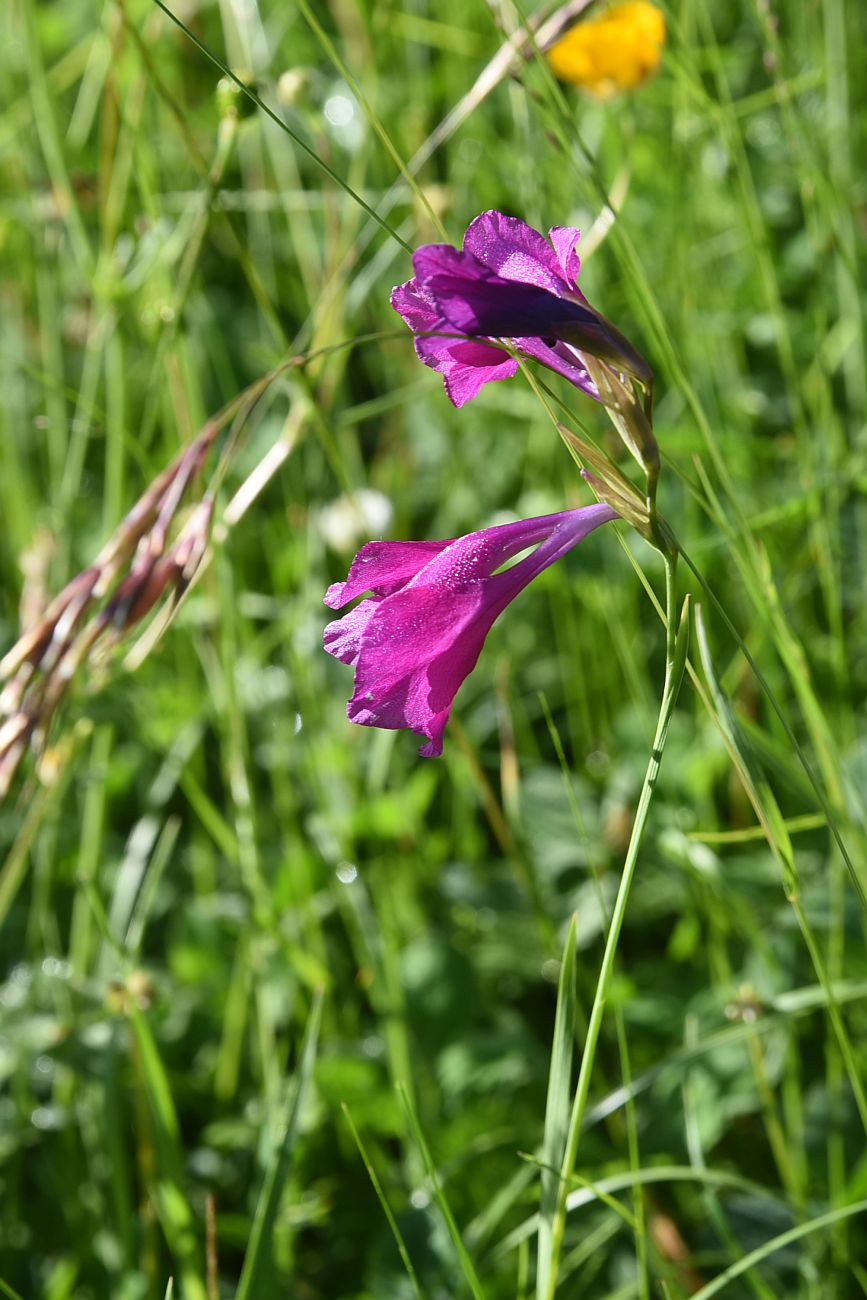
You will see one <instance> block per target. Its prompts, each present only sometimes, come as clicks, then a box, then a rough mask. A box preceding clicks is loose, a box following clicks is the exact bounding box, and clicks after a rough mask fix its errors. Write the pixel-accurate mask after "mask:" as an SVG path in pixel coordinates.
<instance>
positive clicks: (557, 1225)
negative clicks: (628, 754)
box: [540, 553, 686, 1300]
mask: <svg viewBox="0 0 867 1300" xmlns="http://www.w3.org/2000/svg"><path fill="white" fill-rule="evenodd" d="M663 559H664V561H665V609H666V655H665V684H664V686H663V690H662V701H661V703H660V708H659V719H658V721H657V724H656V733H655V735H654V737H653V747H652V749H651V752H650V758H649V760H648V764H647V771H646V773H645V776H644V783H643V785H642V787H641V794H640V796H639V799H638V807H637V808H636V811H635V821H634V822H633V825H632V834H631V835H630V838H629V847H628V849H627V851H626V860H625V862H624V864H623V873H622V875H621V877H620V886H619V888H618V890H617V897H616V899H615V900H614V909H613V911H612V913H611V923H610V925H609V927H608V936H607V938H606V940H605V951H604V953H603V956H602V965H601V967H600V970H599V978H598V980H597V983H596V992H595V994H594V998H593V1006H592V1008H591V1011H590V1023H589V1025H588V1027H587V1037H586V1039H585V1042H584V1052H583V1055H582V1057H581V1066H580V1069H579V1071H578V1083H577V1085H576V1088H575V1098H574V1100H573V1103H572V1114H571V1116H570V1119H569V1132H568V1135H567V1138H566V1146H565V1150H564V1153H563V1163H562V1165H561V1167H560V1194H559V1198H558V1201H557V1208H556V1211H555V1213H554V1218H553V1221H552V1225H551V1261H550V1268H549V1271H548V1278H549V1281H548V1290H547V1294H546V1296H545V1297H544V1298H542V1297H540V1300H553V1296H554V1293H555V1292H556V1289H557V1271H558V1264H559V1259H560V1253H561V1250H562V1246H563V1235H564V1232H565V1229H566V1194H567V1192H568V1189H569V1180H570V1179H571V1177H572V1175H573V1172H574V1169H575V1161H576V1158H577V1155H578V1142H579V1139H580V1136H581V1122H582V1119H583V1117H584V1111H585V1108H586V1106H587V1098H588V1095H589V1092H590V1078H591V1075H592V1073H593V1065H594V1062H595V1059H596V1048H597V1046H598V1043H599V1035H600V1031H601V1029H602V1020H603V1017H604V1014H605V1003H606V1001H607V998H608V990H609V987H610V984H611V976H612V972H613V970H614V961H615V957H616V953H617V945H618V942H619V940H620V932H621V930H622V929H623V921H624V918H625V916H626V906H627V903H628V901H629V892H630V890H631V888H632V882H633V880H634V878H635V869H636V867H637V865H638V855H639V850H640V848H641V841H642V838H643V836H644V831H645V827H646V825H647V816H648V813H649V811H650V804H651V800H652V799H653V792H654V789H655V787H656V780H657V777H658V775H659V767H660V763H661V762H662V753H663V750H664V748H665V741H666V737H667V736H668V729H669V726H670V724H671V719H672V715H673V713H674V707H675V704H676V703H677V696H678V692H679V689H680V683H681V681H682V679H683V668H684V663H685V659H686V655H685V653H681V654H679V653H678V634H677V633H678V629H677V605H676V589H675V574H676V568H677V556H676V554H671V553H668V554H664V555H663Z"/></svg>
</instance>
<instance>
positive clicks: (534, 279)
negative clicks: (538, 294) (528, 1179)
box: [464, 210, 569, 295]
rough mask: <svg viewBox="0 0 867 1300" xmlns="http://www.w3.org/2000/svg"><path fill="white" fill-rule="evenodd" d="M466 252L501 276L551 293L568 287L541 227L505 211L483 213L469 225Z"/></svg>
mask: <svg viewBox="0 0 867 1300" xmlns="http://www.w3.org/2000/svg"><path fill="white" fill-rule="evenodd" d="M464 252H466V253H472V255H473V256H474V257H475V258H477V260H478V261H479V262H481V264H482V266H485V267H487V268H488V270H490V271H493V272H494V273H495V274H496V275H499V276H502V278H503V279H504V280H517V281H519V282H520V283H522V284H532V285H535V286H536V287H537V288H538V289H547V290H548V292H549V293H553V294H557V295H559V294H561V293H563V291H564V290H565V289H568V288H569V283H568V281H567V282H566V283H564V276H563V268H562V265H561V262H560V261H559V260H558V257H557V255H556V254H555V253H554V251H553V250H552V248H551V245H550V244H549V243H548V241H547V239H545V238H544V236H543V235H540V234H539V232H538V230H534V229H533V228H532V226H528V225H527V224H526V222H524V221H520V220H519V219H518V218H517V217H507V216H506V214H505V213H503V212H497V211H496V210H492V211H490V212H482V213H481V215H480V216H478V217H476V219H475V220H474V221H471V222H470V224H469V225H468V226H467V231H466V234H465V235H464Z"/></svg>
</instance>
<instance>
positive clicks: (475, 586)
mask: <svg viewBox="0 0 867 1300" xmlns="http://www.w3.org/2000/svg"><path fill="white" fill-rule="evenodd" d="M615 518H617V516H616V514H615V512H614V511H613V510H611V509H610V508H609V507H608V506H605V505H592V506H583V507H581V508H579V509H577V510H566V511H563V512H561V513H559V514H554V515H543V516H541V517H539V518H536V519H521V520H517V521H516V522H515V523H510V524H500V525H498V526H496V527H494V528H483V529H481V530H480V531H479V532H475V533H468V534H467V535H466V536H465V537H458V538H452V539H447V540H445V541H421V542H368V543H367V545H366V546H363V547H362V548H361V550H360V551H359V552H358V554H357V555H356V557H355V559H354V560H353V562H352V565H351V567H350V570H349V575H348V577H347V579H346V581H345V582H337V583H335V584H334V585H333V586H331V587H329V589H328V592H327V593H326V596H325V604H326V605H328V606H329V608H331V609H339V608H340V607H341V606H342V605H345V604H346V603H347V602H348V601H350V600H353V599H355V597H356V596H361V595H364V593H365V592H368V591H369V592H371V593H372V595H370V596H368V597H367V598H366V599H364V600H362V601H361V602H360V603H359V604H358V605H356V606H355V608H354V609H352V610H350V612H349V613H348V614H344V615H343V617H342V618H339V619H337V620H335V622H333V623H329V625H328V627H326V629H325V635H324V645H325V649H326V650H327V651H328V653H329V654H331V655H333V656H334V657H335V658H336V659H339V660H340V661H341V663H345V664H351V665H352V666H353V667H354V669H355V689H354V691H353V694H352V698H351V700H350V701H349V704H348V705H347V709H346V712H347V717H348V718H349V719H350V721H352V722H357V723H359V724H360V725H362V726H366V727H384V728H387V729H390V730H395V729H398V728H402V727H408V728H410V729H411V730H412V731H415V732H418V733H419V734H420V735H423V736H426V737H427V743H426V744H425V745H423V746H422V748H421V749H420V750H419V753H420V754H422V755H423V756H424V757H426V758H431V757H434V756H435V755H438V754H441V753H442V747H443V732H444V730H445V726H446V723H447V722H448V719H449V713H450V712H451V707H452V703H453V701H454V698H455V695H456V694H457V692H458V689H459V688H460V686H461V684H462V683H463V681H464V680H465V678H466V677H467V676H468V675H469V674H470V673H471V672H472V670H473V668H474V667H475V665H476V662H477V660H478V657H479V654H480V653H481V649H482V646H483V644H484V640H485V637H486V636H487V634H488V632H489V631H490V629H491V627H492V625H493V623H494V622H495V620H496V619H497V618H498V617H499V615H500V614H501V613H502V612H503V610H504V609H505V608H506V606H507V605H508V604H509V603H510V601H512V600H514V598H515V597H516V596H517V595H518V594H519V593H520V592H521V591H523V590H524V588H525V587H526V586H527V585H528V583H530V582H532V580H533V579H534V578H535V577H537V576H538V574H540V573H542V572H543V570H545V569H547V568H548V567H549V565H551V564H553V563H554V562H555V561H556V560H559V559H560V557H561V556H563V555H565V554H566V552H567V551H570V550H571V549H572V547H573V546H577V544H578V543H579V542H580V541H582V540H583V538H585V537H586V536H587V535H588V533H590V532H592V531H593V529H594V528H598V527H599V526H600V524H604V523H607V522H608V521H609V520H611V519H615ZM530 546H535V548H536V549H535V550H534V551H532V552H531V554H529V555H526V556H524V558H523V559H521V560H519V561H518V563H517V564H514V565H512V567H511V568H508V569H502V565H504V564H505V563H507V561H509V560H510V559H513V558H514V557H515V556H516V555H520V553H521V552H522V551H525V550H526V549H527V548H528V547H530ZM498 570H501V571H500V572H498Z"/></svg>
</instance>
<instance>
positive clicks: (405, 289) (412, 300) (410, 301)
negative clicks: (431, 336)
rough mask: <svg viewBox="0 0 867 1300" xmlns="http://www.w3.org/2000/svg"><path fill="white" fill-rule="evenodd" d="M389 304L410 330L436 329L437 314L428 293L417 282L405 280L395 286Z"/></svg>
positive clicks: (434, 304)
mask: <svg viewBox="0 0 867 1300" xmlns="http://www.w3.org/2000/svg"><path fill="white" fill-rule="evenodd" d="M390 302H391V305H392V307H393V308H394V310H395V311H396V312H397V314H398V315H399V316H402V317H403V319H404V320H405V321H406V323H407V325H408V326H409V328H410V329H411V330H429V329H434V328H435V327H436V322H437V320H438V319H439V312H438V311H437V308H436V303H435V302H434V300H433V298H431V296H430V294H429V293H425V291H424V289H422V288H421V286H420V285H419V282H418V280H416V279H414V278H413V279H412V280H407V281H406V282H405V283H404V284H398V285H395V287H394V288H393V289H392V291H391V298H390Z"/></svg>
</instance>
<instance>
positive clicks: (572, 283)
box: [391, 211, 647, 406]
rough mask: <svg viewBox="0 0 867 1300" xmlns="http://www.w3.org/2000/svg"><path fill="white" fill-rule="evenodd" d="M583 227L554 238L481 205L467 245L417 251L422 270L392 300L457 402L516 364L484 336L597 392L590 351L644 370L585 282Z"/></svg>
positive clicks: (622, 366) (554, 233) (562, 230)
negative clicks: (580, 249)
mask: <svg viewBox="0 0 867 1300" xmlns="http://www.w3.org/2000/svg"><path fill="white" fill-rule="evenodd" d="M580 233H581V232H580V231H578V230H575V229H573V228H572V227H571V226H554V227H552V229H551V230H550V231H549V232H548V238H549V239H550V243H549V242H548V240H546V239H545V238H544V237H543V236H542V235H540V234H539V232H538V230H533V229H532V227H530V226H528V225H526V224H525V223H524V222H523V221H519V220H518V219H517V217H507V216H505V215H504V214H503V213H502V212H496V211H491V212H483V213H482V214H481V216H478V217H476V219H475V221H471V222H470V224H469V226H468V227H467V230H466V234H465V235H464V246H463V250H462V251H459V250H458V249H457V248H453V247H452V245H451V244H426V245H425V246H424V247H423V248H419V249H418V251H417V252H416V253H415V254H414V255H413V259H412V263H413V267H414V269H415V276H414V277H413V279H412V280H407V282H406V284H401V285H398V286H397V288H395V289H393V290H392V294H391V305H392V307H394V309H395V311H396V312H398V313H399V314H400V315H401V316H402V317H403V319H404V320H405V321H406V323H407V325H408V326H409V327H410V329H411V330H412V331H413V333H414V334H415V335H416V340H415V350H416V352H417V353H418V356H419V357H420V358H421V360H422V361H423V362H424V363H425V365H426V366H430V367H431V368H432V369H433V370H438V371H439V372H440V373H441V374H442V375H443V376H444V378H445V387H446V393H447V394H448V396H449V398H450V400H451V401H452V402H453V404H454V405H455V406H463V404H464V402H468V401H469V400H470V398H472V397H475V396H476V394H477V393H478V392H479V390H480V389H481V388H482V387H483V386H484V385H485V384H487V383H490V381H491V380H493V379H508V378H509V376H510V375H513V374H514V373H515V371H516V370H517V368H518V363H517V361H516V360H515V358H514V357H512V356H510V355H509V354H508V353H507V352H505V351H504V350H503V349H502V348H499V347H496V346H495V345H494V344H493V343H492V342H490V341H485V340H493V339H497V338H501V339H506V340H508V342H509V343H511V344H512V346H513V347H514V348H515V349H516V351H518V352H520V353H521V355H522V356H525V357H533V358H535V360H537V361H541V362H542V363H543V365H545V366H547V367H548V368H549V370H555V371H556V372H557V373H558V374H560V375H564V376H565V377H566V378H567V379H569V380H571V382H572V383H573V384H575V385H576V387H578V388H580V389H582V390H583V391H584V392H585V393H588V394H589V395H590V396H591V397H593V398H595V399H596V400H597V401H599V400H600V397H599V392H598V391H597V388H596V385H595V384H594V382H593V380H592V379H591V378H590V375H589V374H588V371H587V364H586V360H585V354H588V353H589V354H590V355H591V356H594V357H597V358H599V359H600V360H603V361H608V362H610V363H611V364H613V365H614V366H615V367H616V368H617V369H618V370H624V371H626V372H627V373H630V374H632V373H634V374H636V375H637V376H638V377H641V374H642V373H644V372H647V366H646V364H645V363H644V362H643V361H642V359H641V358H640V357H639V356H638V355H637V353H635V351H634V349H633V348H632V347H631V345H630V344H629V343H628V342H627V340H626V339H625V338H624V337H623V336H622V335H621V334H620V333H619V331H617V330H616V329H615V328H614V326H613V325H611V324H610V323H609V322H608V321H606V320H605V318H604V317H602V316H600V315H599V313H598V312H597V311H595V310H594V309H593V308H592V307H591V306H590V304H589V303H588V301H587V299H586V298H585V297H584V295H583V293H582V292H581V290H580V289H579V288H578V270H579V267H580V265H581V264H580V262H579V260H578V254H577V253H576V251H575V247H576V245H577V243H578V240H579V238H580ZM437 333H439V334H441V335H443V336H445V335H452V336H453V337H451V338H449V337H435V335H436V334H437ZM420 335H426V336H427V337H419V336H420ZM455 335H463V336H464V337H461V338H456V337H454V336H455Z"/></svg>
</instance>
